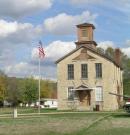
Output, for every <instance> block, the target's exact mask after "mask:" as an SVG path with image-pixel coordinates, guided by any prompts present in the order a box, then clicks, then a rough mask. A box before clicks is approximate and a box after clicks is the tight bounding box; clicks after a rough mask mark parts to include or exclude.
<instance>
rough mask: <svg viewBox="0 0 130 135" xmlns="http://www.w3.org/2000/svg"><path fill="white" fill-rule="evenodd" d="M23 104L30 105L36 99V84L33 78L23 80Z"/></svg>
mask: <svg viewBox="0 0 130 135" xmlns="http://www.w3.org/2000/svg"><path fill="white" fill-rule="evenodd" d="M23 90H24V102H27V103H29V104H30V103H32V102H35V101H36V100H37V99H38V83H37V81H36V80H34V79H33V78H27V79H25V80H24V87H23Z"/></svg>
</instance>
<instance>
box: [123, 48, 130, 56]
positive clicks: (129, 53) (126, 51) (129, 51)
mask: <svg viewBox="0 0 130 135" xmlns="http://www.w3.org/2000/svg"><path fill="white" fill-rule="evenodd" d="M121 50H122V52H124V53H125V54H126V55H127V56H128V57H130V47H128V48H122V49H121Z"/></svg>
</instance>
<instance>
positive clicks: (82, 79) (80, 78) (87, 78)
mask: <svg viewBox="0 0 130 135" xmlns="http://www.w3.org/2000/svg"><path fill="white" fill-rule="evenodd" d="M80 80H88V78H80Z"/></svg>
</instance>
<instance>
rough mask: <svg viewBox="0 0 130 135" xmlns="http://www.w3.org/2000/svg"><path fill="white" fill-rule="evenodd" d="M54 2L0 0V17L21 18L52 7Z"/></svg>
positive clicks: (48, 0) (46, 0)
mask: <svg viewBox="0 0 130 135" xmlns="http://www.w3.org/2000/svg"><path fill="white" fill-rule="evenodd" d="M52 2H53V0H0V15H1V16H10V17H20V16H24V15H26V14H32V13H34V12H36V11H39V10H46V9H48V8H50V7H51V6H52Z"/></svg>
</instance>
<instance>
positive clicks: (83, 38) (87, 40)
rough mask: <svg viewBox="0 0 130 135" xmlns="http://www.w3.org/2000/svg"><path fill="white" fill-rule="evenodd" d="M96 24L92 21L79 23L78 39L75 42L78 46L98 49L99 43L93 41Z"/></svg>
mask: <svg viewBox="0 0 130 135" xmlns="http://www.w3.org/2000/svg"><path fill="white" fill-rule="evenodd" d="M94 29H95V26H94V25H93V24H90V23H83V24H79V25H77V35H78V41H77V42H75V44H76V47H80V46H86V47H91V48H92V49H96V46H97V43H96V42H95V41H93V31H94Z"/></svg>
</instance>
